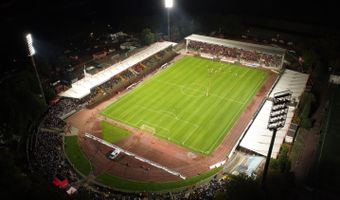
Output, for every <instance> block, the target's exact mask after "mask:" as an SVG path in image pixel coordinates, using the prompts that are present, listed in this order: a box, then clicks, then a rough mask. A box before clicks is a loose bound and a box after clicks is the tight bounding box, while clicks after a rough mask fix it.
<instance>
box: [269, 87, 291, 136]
mask: <svg viewBox="0 0 340 200" xmlns="http://www.w3.org/2000/svg"><path fill="white" fill-rule="evenodd" d="M291 98H292V93H291V92H290V91H289V90H288V91H283V92H279V93H276V94H274V97H273V106H272V109H271V111H270V115H269V121H268V126H267V128H268V129H269V130H274V129H275V130H277V129H279V128H283V127H284V125H285V122H286V118H287V114H288V104H289V103H290V100H291Z"/></svg>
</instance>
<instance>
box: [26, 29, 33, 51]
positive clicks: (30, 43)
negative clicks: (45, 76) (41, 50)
mask: <svg viewBox="0 0 340 200" xmlns="http://www.w3.org/2000/svg"><path fill="white" fill-rule="evenodd" d="M26 41H27V45H28V51H29V56H33V55H34V54H35V49H34V47H33V39H32V35H31V34H30V33H29V34H27V35H26Z"/></svg>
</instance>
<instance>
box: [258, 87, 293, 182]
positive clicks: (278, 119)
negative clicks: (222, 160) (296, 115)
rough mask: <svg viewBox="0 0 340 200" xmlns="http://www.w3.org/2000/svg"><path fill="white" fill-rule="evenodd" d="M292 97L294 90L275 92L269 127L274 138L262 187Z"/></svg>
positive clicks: (265, 166) (271, 142) (265, 167)
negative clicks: (276, 138) (278, 131)
mask: <svg viewBox="0 0 340 200" xmlns="http://www.w3.org/2000/svg"><path fill="white" fill-rule="evenodd" d="M291 98H292V92H291V91H289V90H286V91H282V92H278V93H275V94H274V97H273V105H272V109H271V111H270V116H269V121H268V126H267V128H268V129H269V130H271V131H273V135H272V139H271V141H270V145H269V150H268V154H267V158H266V163H265V165H264V169H263V175H262V183H261V185H262V188H264V187H265V181H266V177H267V173H268V167H269V162H270V157H271V155H272V150H273V146H274V142H275V137H276V132H277V130H278V129H279V128H283V127H284V125H285V122H286V118H287V113H288V109H289V108H288V106H289V103H290V101H291Z"/></svg>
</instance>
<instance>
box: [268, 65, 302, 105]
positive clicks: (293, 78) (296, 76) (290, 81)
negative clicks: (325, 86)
mask: <svg viewBox="0 0 340 200" xmlns="http://www.w3.org/2000/svg"><path fill="white" fill-rule="evenodd" d="M308 77H309V75H308V74H304V73H301V72H296V71H292V70H289V69H286V70H285V71H284V73H283V74H282V76H281V77H280V79H279V81H278V82H277V83H276V85H275V87H274V88H273V90H272V92H271V93H270V95H269V97H273V96H274V94H275V93H277V92H281V91H284V90H290V91H292V92H293V94H292V98H295V100H296V101H299V98H300V96H301V95H302V93H303V91H304V90H305V87H306V84H307V81H308Z"/></svg>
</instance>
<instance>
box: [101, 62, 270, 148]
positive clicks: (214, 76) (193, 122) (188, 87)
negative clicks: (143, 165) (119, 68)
mask: <svg viewBox="0 0 340 200" xmlns="http://www.w3.org/2000/svg"><path fill="white" fill-rule="evenodd" d="M266 79H267V73H266V72H264V71H261V70H257V69H255V68H247V67H241V66H239V65H235V64H228V63H222V62H218V61H212V60H208V59H202V58H198V57H190V56H187V57H184V58H182V59H180V60H179V61H177V62H176V63H174V64H172V65H171V66H170V67H168V68H167V69H165V70H163V71H161V72H160V73H157V74H156V75H154V76H153V77H152V78H151V79H149V80H147V81H145V82H144V83H143V84H141V85H139V86H138V87H136V88H135V89H133V90H132V91H130V92H128V93H127V94H125V95H124V96H122V97H121V98H119V99H118V100H117V101H115V102H113V103H112V104H111V105H109V106H108V107H107V108H105V109H104V111H103V112H102V114H103V115H105V116H107V117H109V118H111V119H114V120H117V121H120V122H123V123H126V124H129V125H131V126H133V127H136V128H140V129H144V130H145V131H148V132H151V133H153V134H155V135H157V136H159V137H161V138H164V139H166V140H169V141H171V142H173V143H176V144H178V145H181V146H183V147H186V148H189V149H191V150H193V151H196V152H200V153H203V154H210V153H211V152H212V151H213V150H214V149H215V148H216V147H217V146H218V145H219V144H220V143H221V142H222V140H223V139H224V137H225V136H226V135H227V134H228V132H229V131H230V130H231V128H232V127H233V125H234V124H235V122H236V121H237V120H238V118H239V117H240V116H241V114H242V112H243V111H244V110H245V108H246V107H247V105H248V104H249V102H250V101H251V100H252V98H253V96H254V95H255V94H256V93H257V91H258V90H259V89H260V88H261V86H262V84H263V83H264V82H265V80H266Z"/></svg>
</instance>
